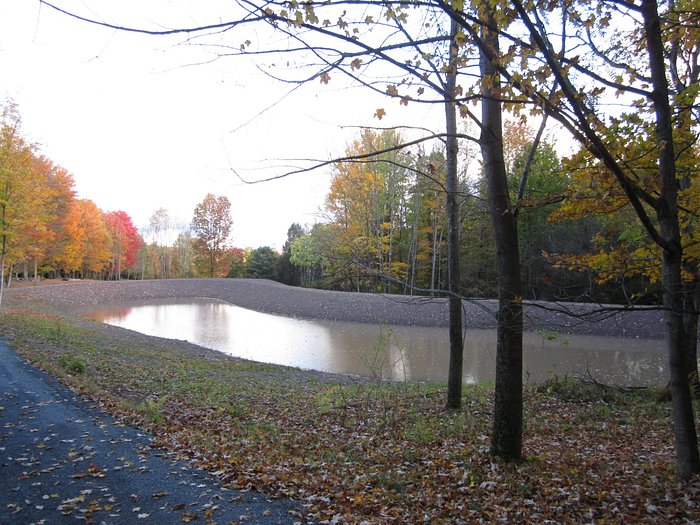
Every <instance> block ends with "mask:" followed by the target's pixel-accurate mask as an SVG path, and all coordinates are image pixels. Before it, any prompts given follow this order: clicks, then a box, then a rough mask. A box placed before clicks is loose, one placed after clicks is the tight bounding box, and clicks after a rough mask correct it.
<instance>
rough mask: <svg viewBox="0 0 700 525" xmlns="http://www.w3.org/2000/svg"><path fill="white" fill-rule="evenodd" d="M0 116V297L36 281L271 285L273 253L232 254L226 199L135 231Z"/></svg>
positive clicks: (8, 115) (12, 108)
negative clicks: (264, 281) (81, 191)
mask: <svg viewBox="0 0 700 525" xmlns="http://www.w3.org/2000/svg"><path fill="white" fill-rule="evenodd" d="M0 109H1V111H2V120H1V122H0V283H2V287H0V294H1V292H2V289H3V287H6V286H10V285H11V284H12V282H13V280H17V279H40V278H42V277H51V278H67V279H70V278H90V279H109V280H118V279H158V278H171V277H200V276H202V277H226V276H231V277H246V276H251V277H267V278H276V277H277V274H278V270H277V259H278V255H277V254H276V253H275V252H274V251H273V250H272V249H271V248H269V247H262V248H257V249H255V250H254V249H251V248H248V249H241V248H235V247H231V246H230V244H229V237H230V230H231V225H232V218H231V210H230V208H231V204H230V202H229V200H228V198H227V197H225V196H215V195H212V194H208V195H206V196H205V198H204V199H203V200H202V202H200V203H199V204H198V205H197V206H196V207H195V209H194V213H193V218H192V221H191V223H189V224H177V223H176V222H175V221H173V220H171V218H170V216H169V213H168V211H167V210H166V209H164V208H159V209H157V210H155V212H154V213H153V214H152V215H151V217H150V220H149V224H148V225H147V226H145V227H144V228H142V229H141V230H140V231H139V229H138V228H137V227H136V226H135V225H134V222H133V220H132V218H131V217H130V216H129V214H128V213H127V212H125V211H122V210H118V211H103V210H101V209H100V208H99V207H98V206H97V205H96V204H95V203H94V202H93V201H91V200H89V199H80V198H77V197H76V192H75V189H74V180H73V177H72V175H71V174H70V173H69V172H68V171H67V170H66V169H65V168H63V167H61V166H59V165H58V164H56V163H55V162H53V161H52V160H51V159H49V158H47V157H46V156H45V155H43V154H41V151H40V147H39V145H37V144H34V143H31V142H30V141H29V140H28V139H27V138H26V137H25V135H24V134H23V130H22V127H21V124H22V123H21V115H20V111H19V109H18V107H17V105H16V104H15V103H14V102H13V101H11V100H7V101H5V103H4V104H3V105H2V107H1V108H0ZM0 299H1V295H0Z"/></svg>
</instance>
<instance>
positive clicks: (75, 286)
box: [5, 279, 665, 339]
mask: <svg viewBox="0 0 700 525" xmlns="http://www.w3.org/2000/svg"><path fill="white" fill-rule="evenodd" d="M195 297H197V298H209V299H216V300H220V301H225V302H228V303H231V304H234V305H237V306H240V307H243V308H249V309H252V310H257V311H261V312H266V313H271V314H278V315H285V316H290V317H300V318H306V319H330V320H339V321H352V322H361V323H385V324H396V325H413V326H447V324H448V308H447V300H446V299H444V298H432V297H418V296H403V295H390V294H366V293H353V292H334V291H328V290H314V289H308V288H296V287H290V286H285V285H283V284H280V283H276V282H273V281H266V280H253V279H168V280H148V281H67V282H59V283H56V284H54V285H48V284H44V285H36V286H21V287H16V288H9V289H7V290H6V291H5V298H6V300H7V301H8V302H9V303H10V304H14V305H21V304H22V303H23V302H27V301H37V300H38V301H41V302H45V303H47V304H50V305H52V306H54V307H58V308H60V309H62V310H64V311H69V312H76V313H79V312H81V311H85V310H89V309H91V308H93V307H95V306H97V305H107V304H115V305H118V304H122V305H125V304H132V305H133V304H140V303H148V302H153V301H162V300H178V299H188V298H195ZM496 310H497V302H496V301H495V300H478V301H464V302H463V312H464V326H465V328H474V329H481V328H493V327H494V326H495V323H496ZM525 328H526V330H551V331H554V332H558V333H563V334H587V335H601V336H613V337H639V338H645V339H656V338H661V337H663V336H664V333H665V323H664V320H663V314H662V312H661V311H659V310H653V309H648V310H635V311H624V310H621V308H620V307H616V306H611V305H590V304H582V303H533V304H527V305H526V306H525Z"/></svg>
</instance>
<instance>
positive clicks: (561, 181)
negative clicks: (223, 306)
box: [0, 101, 659, 303]
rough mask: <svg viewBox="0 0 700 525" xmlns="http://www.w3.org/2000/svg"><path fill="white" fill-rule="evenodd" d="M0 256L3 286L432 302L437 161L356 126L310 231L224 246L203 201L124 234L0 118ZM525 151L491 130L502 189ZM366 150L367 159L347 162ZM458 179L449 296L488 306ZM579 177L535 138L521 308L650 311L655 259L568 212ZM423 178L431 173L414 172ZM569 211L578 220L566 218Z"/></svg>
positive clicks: (441, 159)
mask: <svg viewBox="0 0 700 525" xmlns="http://www.w3.org/2000/svg"><path fill="white" fill-rule="evenodd" d="M2 115H3V121H2V134H1V135H0V148H1V149H0V154H1V155H2V158H1V159H0V161H1V162H2V164H1V165H2V166H3V169H2V172H1V173H0V179H1V180H0V182H1V183H2V203H1V204H0V206H1V210H2V217H3V223H2V232H1V235H2V246H3V249H2V251H3V261H4V262H3V272H4V274H5V276H6V277H5V286H11V285H12V280H13V279H15V280H16V279H40V278H45V277H53V278H56V277H62V278H91V279H115V280H116V279H160V278H182V277H254V278H269V279H275V280H279V281H280V282H283V283H286V284H290V285H295V286H298V285H303V286H308V287H319V288H328V289H335V290H349V291H361V292H383V293H389V292H391V293H404V294H414V293H437V292H439V290H445V289H446V288H447V284H446V279H447V277H446V276H447V225H446V217H447V215H446V192H445V173H446V168H445V151H444V147H441V146H440V145H436V146H434V147H433V149H432V150H430V151H425V146H423V145H416V146H415V147H413V148H403V149H401V148H399V146H401V145H402V144H404V142H405V138H404V137H402V135H401V134H400V132H398V131H396V130H383V131H382V130H373V129H369V128H368V129H364V130H362V131H360V132H358V136H357V138H356V140H355V141H354V142H353V143H352V144H351V145H350V146H349V147H348V148H347V150H346V151H345V152H344V155H343V156H342V157H339V159H346V160H338V161H337V162H335V163H334V164H332V181H331V185H330V190H329V193H328V195H327V196H326V200H325V203H323V206H322V210H321V213H322V220H321V221H319V222H317V223H315V224H313V225H300V224H297V223H294V224H291V225H290V227H289V230H288V233H287V239H286V240H285V242H284V245H283V249H282V253H277V252H276V251H275V250H274V249H273V248H271V247H269V246H261V247H255V248H253V247H235V246H232V245H231V244H230V242H229V239H230V232H231V229H232V227H233V228H234V229H235V225H233V224H232V219H231V213H230V202H229V200H228V198H227V197H225V196H218V197H217V196H214V195H211V194H208V195H207V196H205V197H204V199H203V201H202V202H201V203H200V204H199V205H198V206H197V207H196V208H195V210H194V211H193V219H192V222H191V223H189V224H182V223H177V222H175V221H173V220H171V217H170V215H169V212H168V210H166V209H165V208H157V209H155V210H154V211H153V214H152V215H151V217H150V221H149V224H148V225H147V226H146V227H142V228H140V229H139V228H137V227H136V226H135V225H134V223H133V221H132V219H131V216H130V214H129V213H128V212H126V211H124V210H117V211H104V210H100V209H99V208H98V207H97V206H96V205H95V204H94V203H93V202H92V201H91V200H89V199H79V198H77V197H76V193H75V190H74V187H73V178H72V176H71V174H70V173H68V172H67V170H65V169H64V168H62V167H61V166H59V165H57V164H56V163H54V162H53V161H52V160H51V159H49V158H47V157H46V156H44V155H42V153H41V147H40V145H37V144H33V143H31V142H29V140H28V139H27V138H26V134H25V132H24V130H23V129H22V126H21V115H20V109H19V108H18V107H17V106H16V105H15V104H14V103H13V102H12V101H6V102H5V105H4V107H3V113H2ZM534 140H535V131H534V130H532V129H531V128H530V127H529V126H528V124H527V123H525V122H524V121H522V120H509V121H507V122H506V125H505V145H506V161H507V170H508V173H509V180H510V181H511V191H512V193H513V195H514V196H515V195H517V192H518V189H519V188H518V183H519V179H520V174H521V172H522V169H523V167H524V165H525V163H526V162H527V161H528V156H529V155H530V151H531V149H532V145H533V141H534ZM377 152H383V153H380V154H379V155H378V156H374V157H372V158H371V160H368V161H363V162H357V161H355V160H353V159H355V158H357V157H362V156H363V155H367V154H375V153H377ZM461 152H462V153H461V154H462V156H463V157H464V159H463V160H464V162H462V163H461V164H462V165H463V166H465V168H464V169H463V172H462V173H461V174H460V183H459V184H460V189H459V194H460V217H461V224H460V227H461V247H462V257H461V261H462V262H461V265H462V268H461V289H462V290H463V293H464V295H466V296H471V297H493V296H495V295H496V288H497V275H496V266H495V264H494V260H495V246H494V240H493V233H492V228H491V222H490V221H491V219H490V217H489V214H488V205H487V195H486V192H487V189H486V184H485V181H484V179H483V176H482V173H481V172H480V164H479V161H478V158H477V152H476V150H475V149H474V148H473V147H470V146H469V145H468V144H464V145H463V147H462V149H461ZM582 171H583V170H582V169H581V168H578V167H577V166H576V163H575V156H574V157H571V158H564V159H562V158H560V156H559V155H558V154H557V152H556V150H555V147H554V145H553V144H552V143H551V142H548V141H546V140H545V141H543V142H541V143H540V144H539V147H538V148H537V150H536V153H535V155H534V158H533V161H532V162H531V164H530V166H529V172H530V175H529V178H528V185H527V188H526V189H525V191H524V192H523V194H522V196H521V197H520V199H519V201H518V203H519V207H520V210H519V212H520V213H519V234H520V243H521V245H520V253H521V254H522V261H523V264H522V278H523V283H524V292H525V293H526V295H527V298H530V299H546V300H575V301H599V302H614V303H627V302H630V301H634V302H638V303H649V302H655V301H657V302H658V295H659V289H658V286H657V277H658V276H657V274H658V270H656V268H658V266H659V257H658V255H657V254H654V253H653V252H651V251H649V249H648V247H647V245H646V243H645V242H644V236H643V232H642V231H641V227H640V226H639V225H638V223H637V222H635V221H631V220H629V213H626V211H625V209H624V207H621V209H620V210H618V213H599V214H595V213H590V210H587V209H586V208H585V207H581V202H585V201H586V200H590V195H584V194H583V193H582V191H581V183H580V180H581V178H582V177H581V175H578V176H577V174H579V173H580V172H582ZM426 174H429V175H428V176H426ZM577 207H578V209H579V212H578V213H577V212H576V209H577Z"/></svg>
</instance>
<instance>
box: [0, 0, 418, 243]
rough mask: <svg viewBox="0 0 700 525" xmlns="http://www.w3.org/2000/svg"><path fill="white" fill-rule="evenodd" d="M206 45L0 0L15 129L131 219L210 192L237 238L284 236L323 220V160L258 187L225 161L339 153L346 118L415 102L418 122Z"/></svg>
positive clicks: (85, 194) (187, 17)
mask: <svg viewBox="0 0 700 525" xmlns="http://www.w3.org/2000/svg"><path fill="white" fill-rule="evenodd" d="M56 3H57V4H59V5H61V6H62V7H64V8H66V9H68V10H71V9H73V10H79V11H80V12H81V13H83V14H86V15H89V16H95V17H96V18H99V19H102V20H105V21H108V22H113V23H117V24H124V25H136V26H139V27H144V26H147V27H154V24H160V25H163V26H166V27H178V26H180V27H182V26H192V25H198V24H203V23H211V22H218V21H219V20H220V18H224V19H226V18H227V16H226V11H225V10H226V9H227V8H228V7H227V6H230V5H231V4H230V3H228V2H225V1H223V0H222V1H219V0H211V1H208V2H198V1H194V0H150V1H149V2H142V1H140V0H139V1H127V0H121V1H120V2H108V3H105V2H98V1H93V0H83V1H80V2H77V1H75V0H63V1H61V0H56ZM106 4H107V5H106ZM202 4H206V9H208V11H204V10H203V9H204V8H205V7H203V5H202ZM221 13H223V14H221ZM242 36H244V35H241V37H242ZM249 36H250V37H251V38H265V35H259V34H250V35H249ZM236 38H238V35H236ZM234 40H235V39H234ZM211 58H212V54H211V49H209V48H203V47H201V46H197V45H186V44H182V37H177V38H176V39H173V38H165V37H152V36H144V35H136V34H131V33H124V32H117V31H113V30H110V29H105V28H101V27H96V26H90V25H89V24H86V23H83V22H80V21H77V20H73V19H70V18H68V17H66V16H64V15H61V14H59V13H57V12H55V11H53V10H51V9H49V8H47V7H40V4H39V2H38V1H36V0H3V1H2V2H1V3H0V71H1V72H2V76H1V77H0V78H1V79H2V80H0V97H2V98H5V97H11V98H12V99H13V100H14V101H15V102H17V103H18V104H19V109H20V113H21V115H22V118H23V131H24V134H25V136H27V137H28V138H29V139H30V140H33V141H35V142H38V143H39V144H40V145H41V150H42V152H43V153H44V154H46V155H47V156H48V157H49V158H51V159H52V160H53V161H55V162H56V163H58V164H60V165H61V166H63V167H65V168H66V169H67V170H68V171H69V172H71V173H72V174H73V176H74V178H75V182H76V189H77V191H78V194H79V197H80V198H87V199H91V200H93V201H94V202H95V203H96V204H97V205H98V206H99V207H100V208H102V209H103V210H104V211H113V210H124V211H126V212H127V213H128V214H129V215H131V217H132V218H133V219H134V222H135V223H136V224H137V226H140V227H141V226H145V225H147V224H148V219H149V217H150V216H151V215H152V214H153V212H154V211H155V210H156V209H157V208H160V207H162V208H165V209H167V210H168V211H169V213H170V215H171V218H173V219H176V220H180V221H183V222H185V223H189V221H190V220H191V218H192V214H193V211H194V207H195V206H196V204H197V203H199V202H201V200H202V199H203V198H204V196H205V195H206V194H207V193H214V194H217V195H226V196H227V197H228V198H229V199H230V200H231V203H232V212H233V219H234V226H233V236H232V237H233V239H232V241H233V244H234V245H236V246H240V247H246V246H250V247H258V246H263V245H270V246H273V247H275V248H277V249H280V248H281V246H282V244H283V243H284V241H285V239H286V232H287V229H288V227H289V226H290V224H291V223H292V222H299V223H301V224H309V225H310V224H313V223H314V222H316V221H318V220H320V217H319V216H318V212H319V210H320V208H321V207H322V206H323V199H324V197H325V195H326V193H327V189H328V183H329V180H330V175H331V170H330V169H328V168H327V169H325V170H323V171H316V172H313V173H311V174H305V175H296V176H292V177H289V178H286V179H283V180H279V181H275V182H270V183H264V184H258V185H254V186H250V185H246V184H243V183H242V182H241V181H240V180H239V178H238V177H236V175H235V174H234V171H235V172H236V173H238V174H240V175H241V176H242V177H244V178H246V179H250V180H256V179H261V178H266V177H269V176H274V175H277V174H279V173H281V172H282V171H284V169H283V168H282V167H281V166H289V165H298V164H299V163H298V162H297V163H294V162H292V163H290V162H285V161H283V160H281V159H293V158H297V159H298V158H320V159H321V158H322V159H326V158H331V157H335V156H339V155H341V154H342V153H343V152H344V150H345V147H346V145H347V144H348V143H349V141H350V140H351V139H352V137H353V136H354V135H355V134H356V133H357V129H355V128H354V127H353V126H359V125H374V126H378V125H394V124H399V123H406V124H409V123H410V124H416V125H421V124H425V122H424V120H425V118H428V117H425V118H423V117H422V113H420V112H419V113H418V117H417V119H418V120H419V121H418V122H416V117H415V114H414V116H412V117H410V118H409V117H408V112H406V111H405V108H402V109H399V108H398V105H397V104H396V103H395V102H393V101H387V100H385V99H384V98H383V97H381V96H369V95H368V94H367V93H366V91H365V90H363V89H358V88H353V87H352V86H350V87H348V86H346V85H342V84H341V83H340V82H335V81H332V82H331V83H330V84H328V85H323V84H320V83H317V82H313V83H311V84H309V85H306V86H304V87H302V88H300V89H298V90H296V91H294V92H293V93H292V94H290V95H288V96H286V97H285V94H286V93H288V92H289V91H290V88H291V87H290V86H289V85H286V84H283V83H280V82H276V81H274V80H273V79H271V78H270V77H268V76H266V75H264V74H263V73H261V72H260V71H259V69H258V68H257V67H256V64H255V63H254V62H253V59H252V58H247V57H230V58H226V59H221V60H216V61H213V62H211ZM280 99H282V100H281V101H280V102H279V103H277V104H274V103H275V102H276V101H279V100H280ZM392 104H393V105H392ZM273 105H274V107H272V108H271V109H269V110H267V111H266V109H267V108H269V107H270V106H273ZM377 107H386V108H387V110H388V118H386V119H384V120H383V121H382V122H381V123H380V122H378V121H377V120H376V119H374V118H373V115H374V112H375V110H376V108H377ZM422 111H423V112H425V110H422ZM261 113H262V114H261ZM392 117H395V118H403V119H404V121H403V122H400V121H398V120H392ZM411 119H412V120H411Z"/></svg>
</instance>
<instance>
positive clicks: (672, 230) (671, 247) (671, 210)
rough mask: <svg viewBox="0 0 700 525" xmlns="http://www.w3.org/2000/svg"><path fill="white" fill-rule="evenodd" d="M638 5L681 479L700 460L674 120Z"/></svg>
mask: <svg viewBox="0 0 700 525" xmlns="http://www.w3.org/2000/svg"><path fill="white" fill-rule="evenodd" d="M641 5H642V10H641V11H642V16H643V18H644V36H645V40H646V46H647V52H648V53H649V68H650V71H651V80H652V86H653V92H652V100H653V103H654V111H655V113H656V143H657V148H658V157H659V175H660V179H661V192H660V197H659V199H658V201H657V204H656V206H655V211H656V216H657V219H658V221H659V227H660V230H661V231H660V234H661V238H662V239H663V241H664V244H663V245H662V248H663V262H662V265H663V267H662V284H663V293H664V300H663V302H664V309H665V311H666V324H667V344H668V357H669V373H670V387H671V400H672V405H673V408H672V412H673V433H674V437H675V445H676V461H677V465H676V468H677V472H678V476H679V477H680V478H681V479H689V478H690V477H692V476H693V475H694V474H698V473H700V455H699V454H698V438H697V432H696V430H695V418H694V414H693V401H692V396H691V393H690V385H689V382H688V366H687V359H686V348H687V346H686V343H687V340H688V338H689V334H686V326H685V324H684V322H683V311H684V300H683V295H684V294H683V282H682V278H681V275H682V273H681V271H682V264H683V262H682V258H683V247H682V244H681V233H680V225H679V222H678V181H677V178H676V175H677V174H676V164H675V148H674V142H673V120H672V115H671V107H670V103H669V91H668V80H667V78H666V67H665V61H664V46H663V40H662V36H661V23H660V20H659V14H658V9H657V5H656V0H642V4H641ZM693 335H695V334H693Z"/></svg>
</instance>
